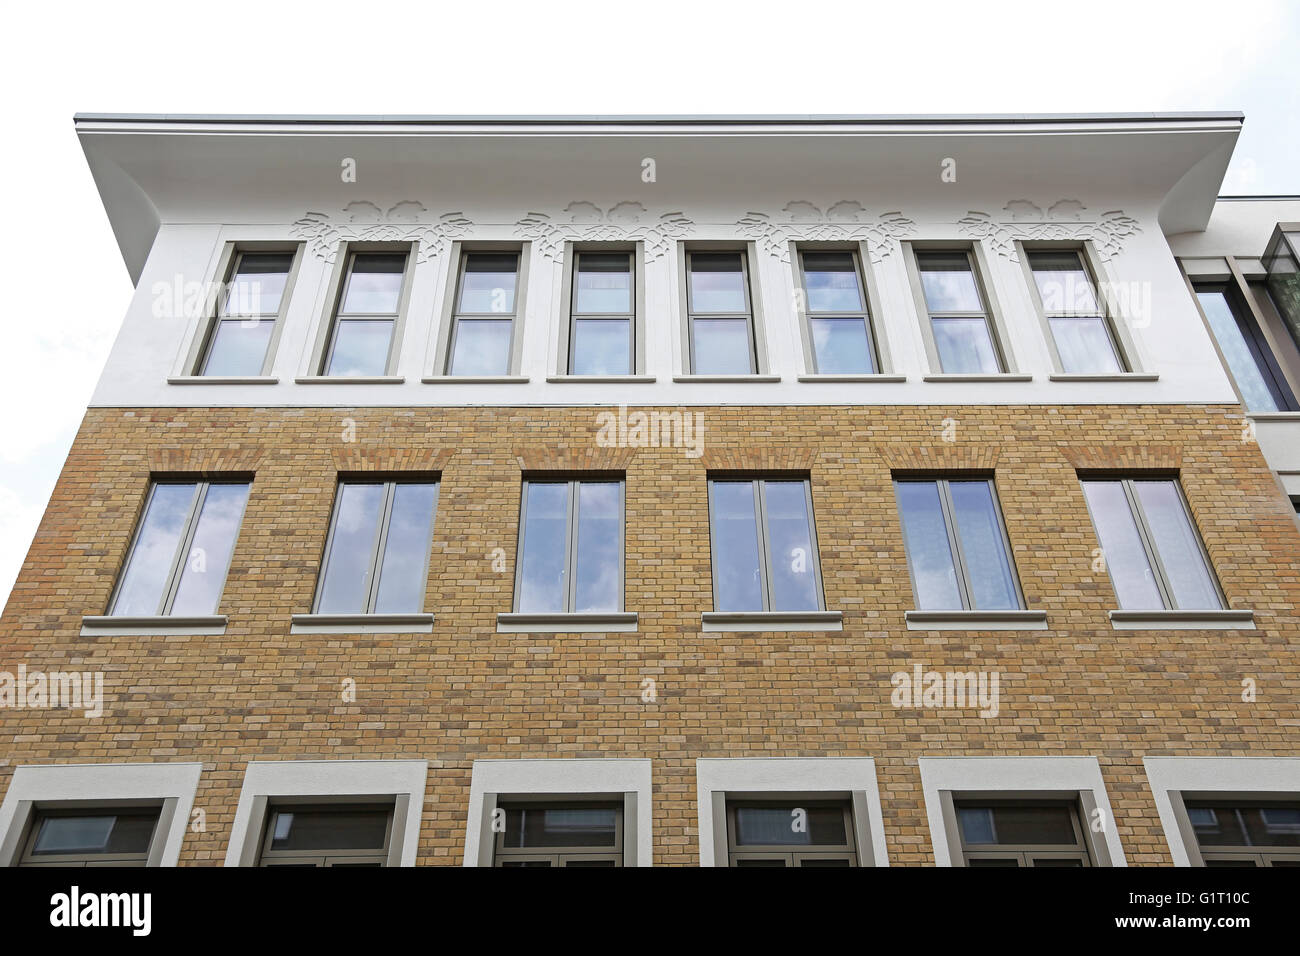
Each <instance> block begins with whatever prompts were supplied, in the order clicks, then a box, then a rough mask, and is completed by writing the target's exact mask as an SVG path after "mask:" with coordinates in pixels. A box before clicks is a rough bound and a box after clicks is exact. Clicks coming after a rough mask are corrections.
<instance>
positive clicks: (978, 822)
mask: <svg viewBox="0 0 1300 956" xmlns="http://www.w3.org/2000/svg"><path fill="white" fill-rule="evenodd" d="M1073 819H1074V810H1073V809H1072V808H1071V807H1068V806H1064V805H1062V806H1057V807H1016V806H1006V807H980V806H959V807H957V822H958V824H959V825H960V826H961V835H962V840H963V841H964V842H965V843H966V845H967V846H980V845H984V844H999V843H1000V844H1006V845H1012V846H1015V845H1027V846H1074V845H1076V843H1077V838H1076V837H1075V834H1074V824H1073Z"/></svg>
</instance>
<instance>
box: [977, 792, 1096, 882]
mask: <svg viewBox="0 0 1300 956" xmlns="http://www.w3.org/2000/svg"><path fill="white" fill-rule="evenodd" d="M952 803H953V811H954V813H956V814H957V837H958V840H959V850H960V852H961V855H962V863H963V865H964V866H970V861H971V860H1004V859H1008V858H1013V857H1014V858H1015V859H1017V860H1018V866H1019V867H1022V868H1024V867H1029V868H1032V867H1033V866H1034V863H1033V862H1032V860H1031V857H1038V858H1042V859H1055V860H1079V861H1080V864H1081V865H1082V866H1085V867H1092V866H1096V862H1095V861H1094V859H1093V854H1092V850H1091V848H1090V847H1089V845H1088V837H1087V834H1086V832H1085V830H1084V827H1083V819H1082V817H1081V813H1080V810H1081V808H1080V806H1079V801H1078V800H1077V799H1074V800H1070V799H1065V800H1044V799H1040V798H1018V797H999V798H996V799H979V798H971V797H964V796H960V795H956V794H954V795H953V800H952ZM964 804H966V805H968V804H974V805H976V806H978V807H988V808H998V807H1065V808H1067V809H1068V810H1069V812H1070V825H1071V827H1073V829H1074V837H1075V842H1074V844H1073V845H1067V844H1063V843H1061V844H1056V843H1044V844H1033V843H974V844H968V843H967V842H966V835H965V834H964V833H963V832H962V828H961V817H960V811H961V810H962V809H964V807H963V805H964Z"/></svg>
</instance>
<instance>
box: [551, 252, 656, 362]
mask: <svg viewBox="0 0 1300 956" xmlns="http://www.w3.org/2000/svg"><path fill="white" fill-rule="evenodd" d="M584 255H626V256H628V258H629V263H628V266H629V270H630V273H629V274H630V275H631V296H630V298H631V308H632V311H631V312H627V313H617V312H608V313H606V312H574V311H573V308H574V304H575V303H576V301H577V282H578V274H579V272H580V271H581V270H580V269H579V263H580V260H581V258H582V256H584ZM644 263H645V243H643V242H635V243H627V242H566V243H565V244H564V275H563V282H564V284H563V286H562V290H561V295H560V324H561V328H560V355H559V360H558V362H557V364H556V374H557V375H558V376H561V377H563V378H575V379H584V380H586V379H590V380H594V381H599V380H601V379H609V378H613V379H624V378H630V377H634V376H638V375H642V374H644V372H645V311H646V308H645V267H644ZM581 319H627V320H629V326H628V328H629V334H628V341H629V347H630V354H629V356H628V371H627V372H626V373H605V372H601V373H593V374H585V373H580V372H575V371H573V360H574V356H575V354H576V350H575V344H576V341H577V325H578V321H579V320H581Z"/></svg>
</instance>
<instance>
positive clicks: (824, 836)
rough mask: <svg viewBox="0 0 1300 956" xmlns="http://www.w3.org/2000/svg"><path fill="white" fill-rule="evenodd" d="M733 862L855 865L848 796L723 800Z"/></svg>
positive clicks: (788, 864)
mask: <svg viewBox="0 0 1300 956" xmlns="http://www.w3.org/2000/svg"><path fill="white" fill-rule="evenodd" d="M727 849H728V856H729V860H728V863H729V864H730V865H731V866H735V867H741V866H766V867H773V866H798V867H850V866H857V865H858V854H857V844H856V841H855V837H854V833H853V807H852V804H851V803H850V802H849V801H847V800H836V801H827V800H782V801H762V802H755V801H749V800H744V801H731V800H728V801H727Z"/></svg>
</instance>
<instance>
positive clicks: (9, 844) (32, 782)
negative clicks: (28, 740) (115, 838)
mask: <svg viewBox="0 0 1300 956" xmlns="http://www.w3.org/2000/svg"><path fill="white" fill-rule="evenodd" d="M202 771H203V765H202V764H200V763H117V764H40V765H31V764H26V765H22V766H19V767H17V768H15V769H14V774H13V777H12V778H11V779H10V781H9V789H8V791H7V792H6V793H5V798H4V802H3V803H0V866H10V865H12V864H13V861H14V860H15V859H17V858H18V855H19V854H20V853H21V852H22V846H21V844H22V840H23V835H24V833H25V831H26V830H27V825H28V823H29V822H30V820H31V815H32V811H33V810H34V809H35V807H36V806H37V805H40V806H48V805H51V804H66V805H69V806H73V805H76V804H82V805H86V806H94V805H98V804H101V803H117V804H118V805H124V804H126V803H130V802H154V803H160V804H161V811H160V813H159V816H158V826H157V829H156V830H155V831H154V836H153V842H152V843H151V844H150V847H149V866H175V865H176V861H177V859H179V857H180V852H181V842H182V841H183V840H184V839H185V829H186V827H187V826H188V825H189V822H190V810H191V809H192V808H193V806H194V793H195V791H196V790H197V789H198V786H199V775H200V773H202Z"/></svg>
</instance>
